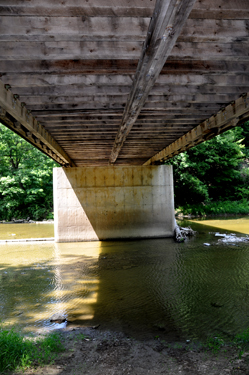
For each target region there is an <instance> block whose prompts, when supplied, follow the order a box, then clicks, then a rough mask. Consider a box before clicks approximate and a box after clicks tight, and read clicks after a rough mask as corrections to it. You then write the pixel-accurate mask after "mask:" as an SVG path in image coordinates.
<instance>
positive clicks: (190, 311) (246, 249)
mask: <svg viewBox="0 0 249 375" xmlns="http://www.w3.org/2000/svg"><path fill="white" fill-rule="evenodd" d="M206 223H207V225H206ZM231 223H232V224H231ZM181 224H183V225H187V224H190V222H187V223H186V222H185V223H181ZM21 225H22V224H21ZM231 225H232V227H231ZM191 226H192V227H193V228H194V229H195V230H198V231H199V234H198V235H197V236H196V237H195V238H192V239H190V240H189V241H187V242H185V243H183V244H177V243H175V242H174V241H173V239H155V240H140V241H122V242H118V241H117V242H88V243H67V244H54V243H45V242H39V243H35V242H34V243H29V244H28V243H26V244H25V243H8V244H1V245H0V320H2V321H3V322H4V323H7V322H8V323H10V324H18V325H20V326H21V327H22V328H23V329H24V330H26V331H28V330H32V331H33V330H37V329H38V330H39V329H42V328H44V327H45V328H48V329H50V328H55V327H59V326H62V325H58V324H55V323H51V322H50V317H51V316H52V315H53V314H54V313H55V312H62V313H65V314H67V316H68V320H69V321H71V322H74V324H78V325H92V326H94V325H98V324H100V325H101V327H103V328H111V329H114V330H123V331H124V332H126V333H127V334H129V335H131V336H133V337H136V336H150V337H154V336H160V337H172V338H173V337H175V336H179V337H180V338H193V337H196V338H204V337H206V336H207V335H210V334H218V333H222V334H223V335H224V334H227V335H233V334H234V333H237V332H238V331H240V330H242V329H245V328H247V327H248V326H249V244H243V243H239V244H237V245H224V244H218V238H217V237H215V236H214V232H217V231H219V232H220V233H224V232H229V231H231V230H232V231H233V232H234V233H237V235H239V236H242V235H244V234H243V233H249V218H243V219H236V220H213V221H208V222H204V221H200V222H196V221H194V222H192V223H191ZM4 227H5V225H1V226H0V233H1V237H2V238H3V237H4V236H3V231H4ZM24 228H25V227H24ZM26 228H27V232H26V237H34V234H33V233H31V229H30V228H31V226H30V225H29V224H27V225H26ZM40 228H41V229H42V231H44V232H43V236H44V237H51V232H50V234H49V233H46V230H49V231H50V230H51V228H49V226H47V225H43V226H42V225H41V226H40ZM46 228H47V229H46ZM226 228H229V229H226ZM19 230H20V231H21V234H20V233H19ZM23 230H24V229H23V227H21V226H20V224H17V225H12V227H11V232H13V233H15V234H16V236H15V238H18V236H19V235H20V236H25V233H24V232H23ZM210 232H212V233H210ZM38 237H42V235H41V233H40V234H39V235H38ZM207 242H208V243H210V244H211V246H205V245H204V243H207Z"/></svg>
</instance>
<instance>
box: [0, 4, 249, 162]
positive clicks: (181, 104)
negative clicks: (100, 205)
mask: <svg viewBox="0 0 249 375" xmlns="http://www.w3.org/2000/svg"><path fill="white" fill-rule="evenodd" d="M183 3H184V4H185V5H186V4H187V2H185V1H183V0H160V1H157V2H156V0H152V1H151V0H115V1H114V0H91V1H90V0H89V1H81V0H71V1H69V0H63V1H61V0H60V1H59V0H55V1H53V2H51V1H49V0H44V1H42V2H41V1H40V0H29V1H26V0H23V1H19V0H8V1H7V2H6V0H0V17H1V22H0V77H1V82H2V84H3V85H10V86H11V88H9V89H8V90H7V92H8V93H9V94H8V95H10V93H11V95H12V94H15V95H16V98H18V99H17V102H18V103H19V104H20V106H21V103H23V104H22V107H21V108H22V110H23V111H27V112H29V116H32V118H33V119H34V122H35V121H37V122H39V124H40V126H41V127H42V129H43V131H46V137H45V138H44V142H45V140H46V142H47V143H46V142H45V143H44V142H43V141H42V140H41V138H39V137H38V134H36V131H35V130H32V129H31V128H28V127H26V126H25V122H23V123H21V122H19V121H16V119H15V118H14V117H13V115H14V114H15V113H14V112H12V114H10V113H9V112H8V110H7V108H6V106H7V104H6V103H5V101H4V95H5V94H4V92H5V91H4V90H3V91H2V93H1V96H2V98H1V105H2V109H3V112H1V113H2V117H1V119H2V121H3V123H5V125H6V126H9V127H10V128H11V129H12V130H13V131H15V132H16V133H18V134H20V135H21V136H22V137H23V138H25V139H27V140H28V141H29V142H31V143H32V144H34V145H35V147H37V148H39V149H40V150H41V151H42V152H44V153H47V154H48V155H49V156H50V157H52V158H54V160H56V161H57V162H59V163H60V164H61V165H65V164H70V163H71V165H72V163H74V165H78V166H82V165H96V166H97V165H102V166H103V165H108V163H109V159H110V155H111V153H112V151H113V144H114V142H115V139H116V140H117V138H119V135H120V124H121V122H122V119H123V120H124V119H125V120H126V121H127V120H128V119H129V118H130V119H131V118H133V119H135V121H132V122H133V125H132V127H131V128H130V130H129V131H128V132H127V129H128V128H129V126H130V125H131V123H132V122H131V123H130V125H128V127H127V129H126V131H125V133H124V134H125V137H124V139H123V141H124V142H123V143H122V147H121V148H120V152H119V154H118V157H117V159H116V162H115V165H123V164H129V165H142V164H143V163H145V162H146V161H147V160H151V158H153V156H154V155H156V154H159V153H160V152H161V151H162V150H164V149H165V148H167V147H168V146H169V145H170V144H174V145H175V147H176V148H175V151H174V152H176V151H177V152H178V151H181V150H184V149H186V147H188V146H186V145H184V146H183V147H182V148H181V147H180V148H179V147H178V144H177V143H176V142H177V140H178V139H179V142H180V140H181V139H182V137H184V136H185V134H190V133H191V131H192V129H195V128H198V129H202V128H203V126H202V127H201V126H200V124H202V123H203V122H205V120H206V119H209V118H212V116H213V115H215V114H217V113H220V112H222V109H224V108H225V107H227V106H229V103H234V102H235V101H236V100H238V98H239V97H240V96H241V95H242V94H243V93H246V92H248V91H249V52H248V51H249V48H248V47H249V6H248V0H196V2H195V4H194V6H193V8H192V10H191V11H190V13H189V16H188V18H187V19H186V20H184V22H183V19H182V18H181V15H184V14H185V13H184V11H183V10H181V4H183ZM174 4H175V5H176V8H175V9H179V12H178V13H177V14H175V20H176V19H177V17H180V18H179V25H180V24H181V22H182V24H181V27H182V30H181V31H180V32H179V30H180V26H177V27H175V26H174V23H173V21H172V22H171V20H170V18H167V14H171V15H172V14H173V13H174V12H173V9H174ZM177 4H178V5H177ZM155 6H156V8H155ZM170 6H172V8H170ZM177 7H178V8H177ZM163 9H164V12H159V13H158V15H157V16H156V17H155V16H154V17H153V20H152V21H151V22H150V19H151V17H152V16H153V12H154V11H155V13H156V12H158V11H159V10H163ZM170 9H171V10H172V12H173V13H172V12H171V10H170ZM167 12H168V13H167ZM181 12H182V13H181ZM155 13H154V15H155ZM173 18H174V17H173ZM173 18H172V20H173ZM177 24H178V22H177ZM167 26H169V29H167ZM171 27H172V28H173V29H172V30H171ZM163 30H164V31H165V30H168V31H170V32H173V33H174V35H173V36H172V35H171V36H170V38H171V39H172V40H173V38H175V40H174V41H173V43H172V46H171V47H172V48H171V47H169V45H167V47H165V50H164V49H163V48H162V50H160V48H161V47H160V45H162V44H163V43H162V38H164V37H165V36H167V37H169V34H170V33H169V34H168V35H166V34H165V33H164V32H163ZM175 31H176V32H177V33H178V32H179V35H178V36H177V35H176V34H175ZM148 32H149V33H151V32H153V34H148ZM147 34H148V37H147V39H146V36H147ZM160 38H161V39H160ZM165 43H166V44H167V38H166V42H165ZM166 44H165V45H166ZM143 46H144V47H145V48H143ZM170 48H171V50H170ZM160 51H161V52H160ZM140 57H141V59H140ZM139 59H140V61H139ZM146 67H149V69H148V70H147V73H151V71H150V69H151V68H153V69H154V72H153V74H151V76H150V77H147V75H146V74H147V73H146V69H147V68H146ZM139 71H140V73H139ZM136 72H137V73H136ZM159 73H160V74H159ZM140 74H141V75H140ZM156 75H157V79H155V76H156ZM147 84H148V85H147ZM139 90H140V91H139ZM140 94H142V96H141V98H139V95H140ZM11 95H10V97H11V98H12V99H13V96H11ZM143 95H145V96H143ZM145 97H146V98H145ZM144 98H145V99H144ZM243 98H245V96H243ZM12 99H11V100H12ZM139 100H140V101H139ZM143 101H144V102H143ZM127 102H129V103H130V104H129V105H127ZM4 103H5V104H4ZM141 104H142V105H141ZM11 105H12V104H11ZM133 105H134V107H133ZM4 106H5V108H4ZM134 108H135V109H137V108H138V109H139V110H138V115H137V118H135V117H136V116H135V117H133V116H134V114H132V112H133V110H134ZM30 111H31V112H30ZM139 111H140V112H139ZM25 113H26V112H25ZM217 116H218V117H219V115H217ZM217 116H216V117H217ZM247 118H248V114H247V112H245V113H243V115H240V118H239V122H240V121H244V120H245V119H247ZM239 122H238V123H239ZM233 124H234V121H233ZM26 125H27V124H26ZM226 126H228V125H227V124H225V125H224V124H221V126H220V127H219V131H224V129H225V128H226ZM204 130H205V129H204ZM198 131H199V130H198ZM217 132H218V130H215V129H213V130H212V132H211V133H210V134H209V135H207V134H206V133H205V132H204V133H203V134H202V135H200V134H201V133H200V134H199V133H198V134H199V135H198V139H195V140H193V141H192V142H191V143H190V145H194V144H196V143H197V142H201V141H203V140H204V139H207V137H209V136H211V134H212V135H214V134H217ZM44 134H45V133H44ZM117 134H118V135H117ZM40 136H42V133H41V134H40ZM49 137H52V138H53V139H54V141H55V142H56V144H57V146H58V150H60V153H61V156H59V155H57V154H56V153H55V150H53V147H52V146H51V147H50V146H49V139H50V138H49ZM52 144H53V142H52ZM58 150H57V151H58ZM63 152H64V153H65V155H67V157H66V159H65V157H64V159H63V157H62V154H63ZM174 152H173V153H171V154H170V155H173V154H174ZM65 155H64V156H65ZM167 157H168V156H167ZM169 157H170V156H169ZM67 158H68V159H67ZM160 160H161V159H160V158H159V159H157V160H156V161H155V162H156V163H160ZM162 160H164V159H162ZM153 162H154V161H153Z"/></svg>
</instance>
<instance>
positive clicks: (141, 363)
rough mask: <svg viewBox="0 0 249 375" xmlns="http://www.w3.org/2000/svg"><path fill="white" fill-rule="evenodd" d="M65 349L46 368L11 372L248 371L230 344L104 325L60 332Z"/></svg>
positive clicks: (246, 360) (220, 374)
mask: <svg viewBox="0 0 249 375" xmlns="http://www.w3.org/2000/svg"><path fill="white" fill-rule="evenodd" d="M60 332H61V335H62V341H63V344H64V346H65V351H64V352H63V353H62V354H60V355H59V356H58V357H57V359H56V360H55V362H54V363H53V364H52V365H50V366H46V367H42V368H36V369H32V370H27V371H25V372H24V373H23V372H13V373H11V374H12V375H17V374H24V375H31V374H36V375H42V374H44V375H45V374H46V375H82V374H84V375H103V374H105V375H114V374H115V375H128V374H131V375H144V374H149V375H157V374H170V375H172V374H173V375H178V374H179V375H180V374H191V375H195V374H201V375H203V374H208V375H225V374H226V375H227V374H231V375H235V374H248V371H249V353H244V354H243V355H242V358H241V359H239V358H238V352H236V351H235V349H233V348H230V347H224V348H223V349H220V350H219V352H218V353H217V354H215V353H213V352H212V350H210V349H209V348H203V347H200V345H198V344H196V343H195V344H194V343H191V342H167V341H165V340H161V339H160V337H154V338H151V339H147V340H137V339H134V338H132V337H127V336H125V335H124V334H123V333H120V332H110V331H104V330H101V328H97V329H93V328H69V329H65V330H62V331H60Z"/></svg>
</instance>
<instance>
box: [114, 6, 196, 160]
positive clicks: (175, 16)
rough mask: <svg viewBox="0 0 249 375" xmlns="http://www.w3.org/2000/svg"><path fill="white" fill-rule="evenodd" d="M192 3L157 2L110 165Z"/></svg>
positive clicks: (165, 58)
mask: <svg viewBox="0 0 249 375" xmlns="http://www.w3.org/2000/svg"><path fill="white" fill-rule="evenodd" d="M194 4H195V0H184V1H183V0H182V1H181V0H180V1H179V0H168V1H163V0H157V2H156V5H155V9H154V13H153V16H152V19H151V22H150V25H149V29H148V33H147V37H146V40H145V44H144V47H143V50H142V55H141V57H140V60H139V63H138V67H137V72H136V75H135V78H134V81H133V86H132V89H131V92H130V95H129V98H128V101H127V104H126V108H125V111H124V116H123V119H122V122H121V124H120V128H119V131H118V133H117V136H116V139H115V142H114V145H113V149H112V152H111V156H110V163H115V161H116V159H117V157H118V154H119V152H120V150H121V148H122V146H123V144H124V142H125V140H126V137H127V136H128V134H129V132H130V130H131V128H132V126H133V124H134V123H135V121H136V119H137V117H138V115H139V113H140V111H141V109H142V107H143V105H144V103H145V101H146V99H147V97H148V95H149V92H150V90H151V88H152V86H153V85H154V83H155V81H156V79H157V77H158V76H159V74H160V72H161V70H162V67H163V65H164V64H165V61H166V60H167V58H168V56H169V54H170V52H171V50H172V48H173V47H174V45H175V42H176V40H177V38H178V36H179V34H180V32H181V30H182V28H183V26H184V23H185V22H186V20H187V18H188V16H189V13H190V11H191V9H192V8H193V6H194Z"/></svg>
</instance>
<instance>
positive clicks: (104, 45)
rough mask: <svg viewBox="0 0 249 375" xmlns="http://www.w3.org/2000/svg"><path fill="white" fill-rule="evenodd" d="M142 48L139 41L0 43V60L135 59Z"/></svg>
mask: <svg viewBox="0 0 249 375" xmlns="http://www.w3.org/2000/svg"><path fill="white" fill-rule="evenodd" d="M141 47H142V42H139V41H126V42H122V41H120V42H119V41H115V40H114V41H101V42H99V41H98V40H96V41H95V42H92V41H90V42H88V41H86V42H85V41H81V42H67V41H61V42H53V41H51V42H8V43H5V42H2V41H1V42H0V60H6V59H8V60H16V59H19V60H36V59H37V60H39V59H43V60H46V59H49V60H50V59H63V60H64V59H73V60H75V59H82V56H84V59H88V58H89V59H115V58H116V57H117V56H122V58H123V59H126V58H127V59H133V58H134V59H137V58H138V57H139V54H140V51H141Z"/></svg>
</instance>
